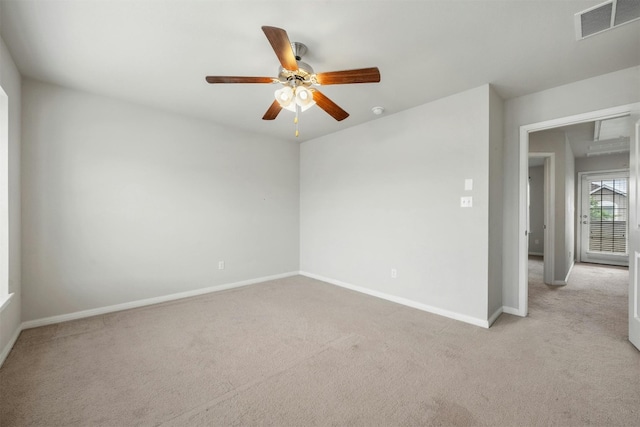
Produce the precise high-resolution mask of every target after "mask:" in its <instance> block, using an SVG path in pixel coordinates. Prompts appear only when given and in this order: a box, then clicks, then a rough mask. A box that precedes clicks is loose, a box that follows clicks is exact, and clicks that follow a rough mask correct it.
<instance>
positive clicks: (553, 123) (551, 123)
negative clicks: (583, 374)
mask: <svg viewBox="0 0 640 427" xmlns="http://www.w3.org/2000/svg"><path fill="white" fill-rule="evenodd" d="M638 108H640V103H634V104H627V105H621V106H618V107H613V108H606V109H603V110H597V111H590V112H588V113H581V114H576V115H573V116H568V117H561V118H558V119H552V120H546V121H543V122H538V123H533V124H529V125H523V126H520V138H519V148H520V153H519V154H520V158H519V162H518V164H519V167H520V170H519V176H520V177H519V187H518V190H519V194H518V196H519V197H518V203H519V205H518V230H517V239H518V306H519V308H518V311H519V312H520V313H524V314H522V315H524V316H526V315H527V310H528V288H529V284H528V280H527V275H528V274H527V272H528V265H527V263H528V259H527V258H528V256H527V255H526V254H528V252H529V248H528V246H527V240H526V238H527V236H526V235H525V234H524V233H525V231H526V230H527V177H528V176H529V174H528V171H529V133H530V132H537V131H541V130H545V129H553V128H557V127H560V126H566V125H573V124H578V123H585V122H591V121H595V120H606V119H613V118H617V117H623V116H626V115H629V114H631V112H632V111H633V110H634V109H638Z"/></svg>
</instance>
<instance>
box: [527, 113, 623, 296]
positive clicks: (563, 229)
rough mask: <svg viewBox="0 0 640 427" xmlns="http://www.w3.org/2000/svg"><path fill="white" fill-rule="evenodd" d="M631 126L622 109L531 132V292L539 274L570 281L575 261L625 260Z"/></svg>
mask: <svg viewBox="0 0 640 427" xmlns="http://www.w3.org/2000/svg"><path fill="white" fill-rule="evenodd" d="M629 128H630V117H629V116H624V117H616V118H606V119H600V120H592V121H588V122H583V123H578V124H573V125H564V126H560V127H555V128H550V129H545V130H543V131H539V132H532V133H531V134H530V135H529V165H528V166H529V170H528V182H527V184H528V214H529V216H528V224H529V225H528V229H529V236H528V237H529V242H528V255H529V294H530V295H529V298H531V296H532V295H531V293H532V292H533V291H532V286H533V285H534V284H537V283H538V282H539V280H538V277H539V276H541V283H543V284H546V285H567V284H568V283H569V278H570V275H571V274H572V271H573V268H574V265H575V263H576V262H589V263H600V264H613V265H628V257H629V256H628V252H627V245H626V240H625V239H626V236H627V231H626V229H624V227H626V223H627V218H628V201H627V192H628V178H629V155H630V154H629V147H630V144H629V135H628V131H627V129H629ZM625 133H626V134H625ZM551 203H553V204H554V206H551ZM592 205H593V206H592ZM550 248H551V249H550ZM532 261H535V262H532ZM586 271H594V270H593V269H589V270H586Z"/></svg>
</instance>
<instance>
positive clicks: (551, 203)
mask: <svg viewBox="0 0 640 427" xmlns="http://www.w3.org/2000/svg"><path fill="white" fill-rule="evenodd" d="M537 166H540V167H541V168H542V171H541V173H540V174H536V176H532V174H531V173H529V181H528V182H527V184H528V187H527V207H528V209H529V215H528V220H527V229H528V233H527V238H528V248H529V249H528V254H530V255H534V256H535V255H537V256H542V271H543V273H542V280H543V282H544V283H545V284H547V285H552V284H554V283H553V271H554V253H555V221H553V215H554V212H555V185H556V184H555V179H556V178H555V153H547V152H535V153H534V152H530V153H529V167H530V168H529V171H530V172H531V171H532V169H531V168H532V167H534V168H535V167H537ZM540 175H541V176H540ZM532 179H533V181H532ZM532 191H533V192H532Z"/></svg>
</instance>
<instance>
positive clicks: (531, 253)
mask: <svg viewBox="0 0 640 427" xmlns="http://www.w3.org/2000/svg"><path fill="white" fill-rule="evenodd" d="M529 255H534V256H544V254H543V253H542V252H529Z"/></svg>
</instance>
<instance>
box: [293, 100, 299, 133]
mask: <svg viewBox="0 0 640 427" xmlns="http://www.w3.org/2000/svg"><path fill="white" fill-rule="evenodd" d="M299 112H300V106H299V105H297V104H296V117H295V118H294V119H293V123H295V124H296V138H297V137H298V135H300V132H298V113H299Z"/></svg>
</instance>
